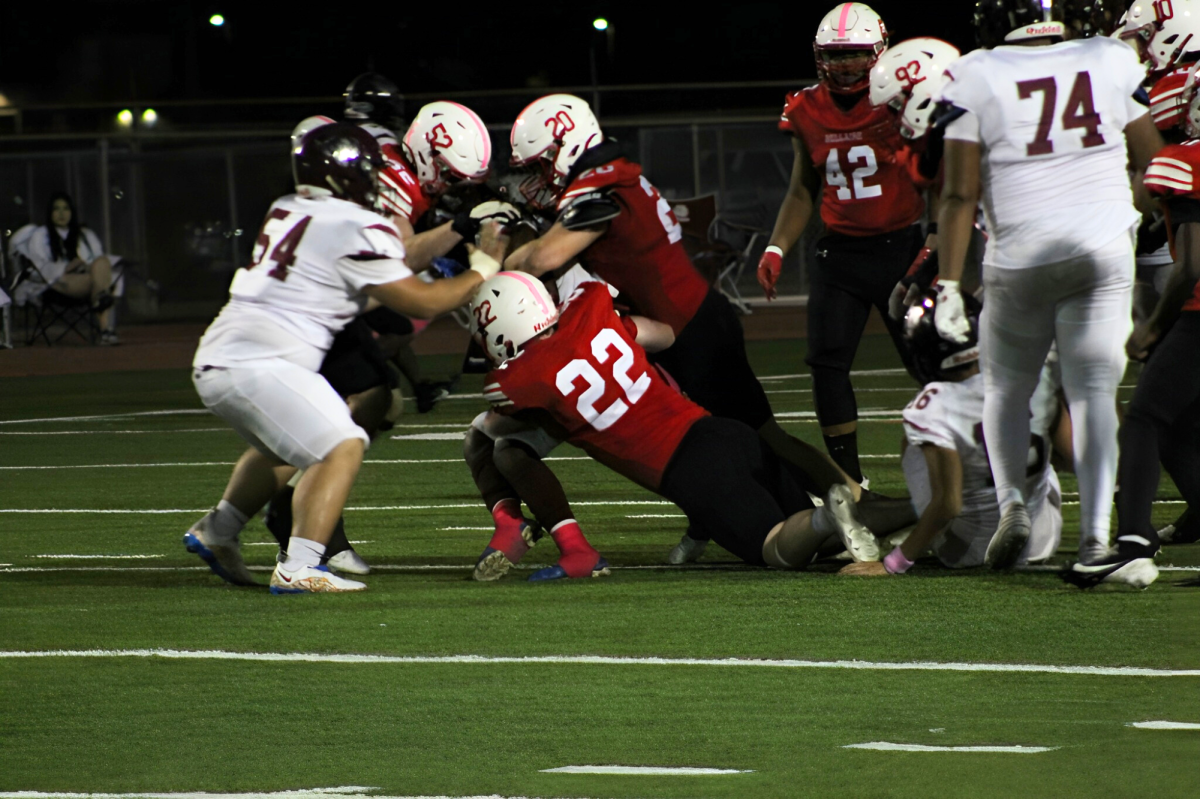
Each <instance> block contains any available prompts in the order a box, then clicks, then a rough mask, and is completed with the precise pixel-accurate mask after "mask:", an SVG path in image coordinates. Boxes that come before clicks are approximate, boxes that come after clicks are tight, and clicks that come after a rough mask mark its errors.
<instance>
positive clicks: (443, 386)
mask: <svg viewBox="0 0 1200 799" xmlns="http://www.w3.org/2000/svg"><path fill="white" fill-rule="evenodd" d="M457 383H458V380H457V379H454V380H443V381H441V382H433V381H431V380H422V381H421V382H419V383H417V385H416V386H415V387H414V388H415V390H416V394H417V413H429V412H430V411H432V410H433V406H434V405H437V404H438V403H439V402H441V401H442V400H444V399H445V398H446V397H449V396H450V392H451V391H453V390H454V386H455V385H456V384H457Z"/></svg>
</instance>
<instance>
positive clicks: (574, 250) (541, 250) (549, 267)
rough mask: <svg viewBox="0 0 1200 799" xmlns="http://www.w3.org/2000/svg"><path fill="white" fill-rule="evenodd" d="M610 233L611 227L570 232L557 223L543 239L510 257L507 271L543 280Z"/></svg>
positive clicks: (520, 249) (529, 244)
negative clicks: (545, 276)
mask: <svg viewBox="0 0 1200 799" xmlns="http://www.w3.org/2000/svg"><path fill="white" fill-rule="evenodd" d="M607 230H608V225H601V226H600V227H597V228H592V229H590V230H567V228H566V227H564V226H563V224H562V222H555V223H554V225H553V226H551V228H550V229H549V230H547V231H546V232H545V233H544V234H543V235H542V236H541V237H540V238H536V239H534V240H533V241H531V242H528V243H527V244H525V245H524V246H522V247H520V248H518V249H517V250H516V251H515V252H513V253H512V255H510V256H508V258H506V259H505V260H504V268H505V269H507V270H509V271H511V272H528V273H529V274H531V275H533V276H535V277H541V276H542V275H544V274H546V273H547V272H550V271H553V270H555V269H558V268H559V267H560V266H563V265H565V264H567V263H569V262H571V261H573V260H575V257H576V256H577V255H579V253H581V252H583V251H584V250H586V249H587V248H588V247H590V246H592V242H594V241H595V240H596V239H598V238H600V237H601V236H603V235H604V233H605V232H606V231H607Z"/></svg>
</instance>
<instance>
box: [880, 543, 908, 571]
mask: <svg viewBox="0 0 1200 799" xmlns="http://www.w3.org/2000/svg"><path fill="white" fill-rule="evenodd" d="M912 565H913V562H912V561H911V560H909V559H908V558H906V557H904V553H903V552H901V551H900V547H896V548H895V549H893V550H892V551H891V552H889V553H887V556H886V557H885V558H884V559H883V568H885V569H887V570H888V574H904V573H905V572H906V571H908V570H909V569H911V568H912Z"/></svg>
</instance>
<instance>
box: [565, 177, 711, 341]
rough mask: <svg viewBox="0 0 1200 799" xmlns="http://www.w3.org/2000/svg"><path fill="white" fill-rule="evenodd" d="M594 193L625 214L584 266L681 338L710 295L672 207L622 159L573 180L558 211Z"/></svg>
mask: <svg viewBox="0 0 1200 799" xmlns="http://www.w3.org/2000/svg"><path fill="white" fill-rule="evenodd" d="M595 191H604V192H607V193H608V196H609V197H610V198H612V199H613V200H615V201H616V203H617V205H618V206H620V208H621V213H620V214H618V215H617V216H616V217H614V218H613V219H612V220H611V221H610V222H609V223H608V226H609V227H608V231H607V232H606V233H605V234H604V235H603V236H601V237H600V238H599V239H597V240H596V241H595V242H594V243H593V244H592V245H591V246H590V247H588V248H587V249H586V250H584V251H583V252H582V253H581V254H580V257H579V261H580V263H581V264H583V266H584V268H586V269H587V270H588V271H589V272H594V273H595V274H597V275H599V276H600V277H602V278H603V279H604V280H606V281H608V282H609V283H611V284H612V285H613V286H615V287H616V288H617V290H618V291H620V292H621V294H622V295H623V299H625V300H627V301H628V302H629V303H630V304H631V305H632V307H633V310H634V312H635V313H639V314H642V315H644V316H648V317H650V318H651V319H654V320H656V321H659V322H663V323H664V324H668V325H670V326H671V329H672V330H674V331H675V335H679V333H680V331H682V330H683V328H684V326H686V325H687V323H688V322H689V321H691V319H692V317H693V316H695V315H696V311H697V310H698V309H699V308H700V303H702V302H703V301H704V298H705V296H707V294H708V283H706V282H705V280H704V278H703V277H701V276H700V273H699V272H697V271H696V268H695V267H694V266H692V262H691V260H690V259H689V258H688V256H687V252H686V251H684V249H683V245H682V244H681V243H680V241H681V240H682V239H683V230H682V229H681V228H680V226H679V221H678V220H677V219H676V218H675V214H674V212H672V211H671V206H670V205H669V204H668V203H667V201H666V200H664V199H663V198H662V197H661V196H660V195H659V193H658V189H656V188H654V186H653V185H652V184H651V183H650V181H648V180H646V178H645V176H644V175H642V168H641V167H640V166H638V165H637V164H634V163H631V162H630V161H628V160H626V159H624V158H618V159H616V160H614V161H610V162H609V163H607V164H604V165H603V166H598V167H595V168H593V169H589V170H587V171H586V172H583V173H582V174H580V175H579V177H577V178H575V180H573V181H571V184H570V185H569V186H567V188H566V190H565V191H564V192H563V195H562V199H560V200H559V203H558V210H559V211H560V212H561V211H564V210H566V209H567V208H568V207H570V205H571V203H572V202H574V201H575V200H576V199H578V198H580V197H581V196H583V195H586V194H589V193H591V192H595Z"/></svg>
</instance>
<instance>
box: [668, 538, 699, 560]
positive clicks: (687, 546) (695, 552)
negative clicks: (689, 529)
mask: <svg viewBox="0 0 1200 799" xmlns="http://www.w3.org/2000/svg"><path fill="white" fill-rule="evenodd" d="M707 547H708V539H707V538H692V537H691V536H690V535H688V534H687V533H684V534H683V538H681V539H679V543H678V544H676V545H675V547H674V548H673V549H672V550H671V552H670V553H669V554H668V555H667V563H670V564H671V565H672V566H682V565H683V564H685V563H695V562H696V561H698V560H700V556H701V555H703V554H704V550H705V549H706V548H707Z"/></svg>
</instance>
